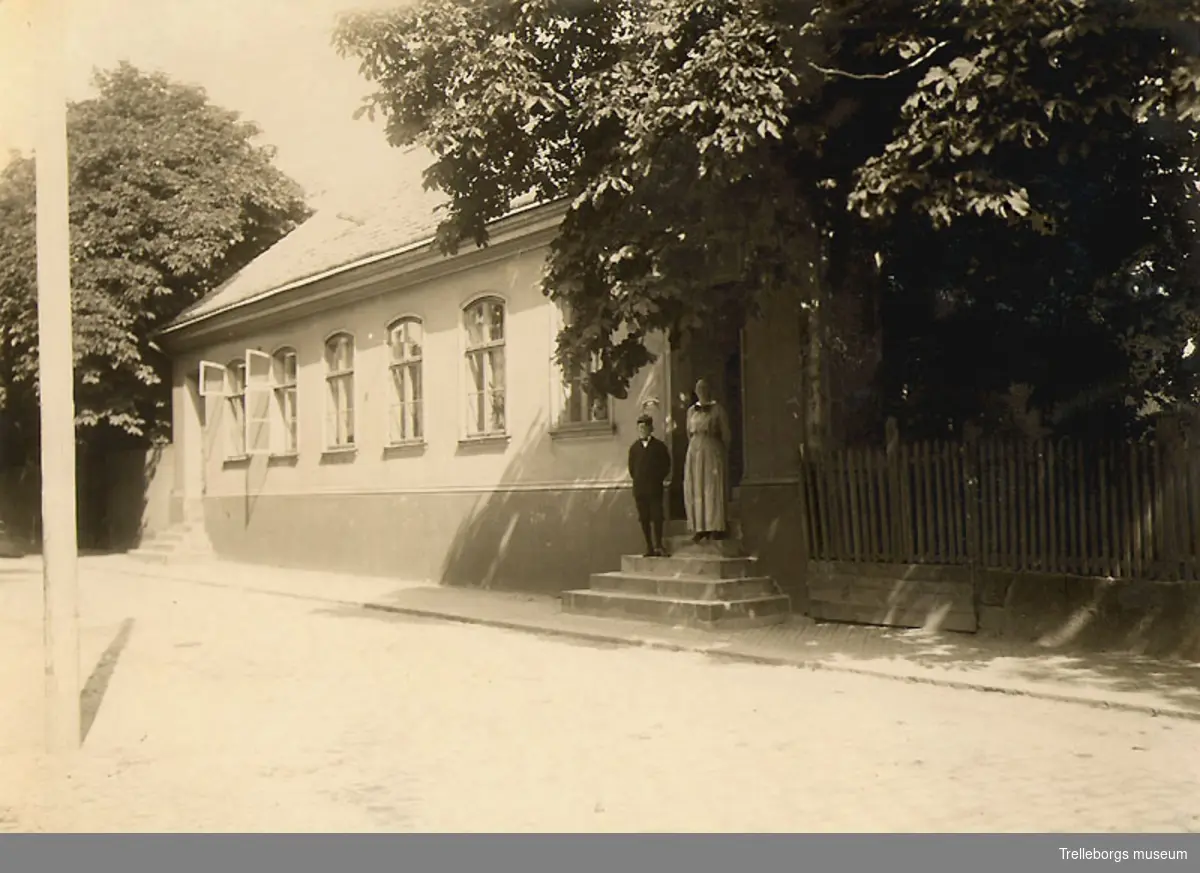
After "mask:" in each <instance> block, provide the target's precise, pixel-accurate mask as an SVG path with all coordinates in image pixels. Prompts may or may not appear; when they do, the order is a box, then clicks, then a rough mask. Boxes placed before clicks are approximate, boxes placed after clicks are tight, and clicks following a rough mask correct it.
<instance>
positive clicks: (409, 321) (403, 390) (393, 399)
mask: <svg viewBox="0 0 1200 873" xmlns="http://www.w3.org/2000/svg"><path fill="white" fill-rule="evenodd" d="M408 325H416V326H417V329H418V331H419V336H418V339H417V347H418V349H419V351H418V352H417V353H416V354H415V355H414V354H410V345H411V339H409V338H408V336H407V334H406V342H405V344H404V351H403V354H402V355H401V356H400V357H399V358H397V357H396V356H395V353H394V347H393V343H392V336H393V332H394V331H395V330H396V329H397V328H398V327H401V326H408ZM387 354H388V389H387V391H388V420H387V444H388V445H389V446H403V445H413V444H417V443H421V442H424V440H425V403H424V401H425V372H424V366H425V321H424V319H422V318H421V317H420V316H419V315H411V314H405V315H400V316H397V317H396V318H393V319H392V320H391V321H389V322H388V324H387ZM414 374H415V379H414ZM397 425H398V426H397Z"/></svg>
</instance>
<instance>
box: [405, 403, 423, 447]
mask: <svg viewBox="0 0 1200 873" xmlns="http://www.w3.org/2000/svg"><path fill="white" fill-rule="evenodd" d="M408 408H409V412H410V415H411V424H412V430H410V431H409V433H410V434H412V438H413V439H415V440H419V439H421V437H422V435H423V434H424V430H423V429H422V422H421V410H422V408H423V407H422V404H421V401H420V400H414V401H413V403H412V404H411V405H410V406H409V407H408Z"/></svg>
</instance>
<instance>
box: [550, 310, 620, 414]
mask: <svg viewBox="0 0 1200 873" xmlns="http://www.w3.org/2000/svg"><path fill="white" fill-rule="evenodd" d="M570 318H571V311H570V308H569V307H568V306H567V305H566V304H565V303H563V302H562V301H555V303H554V304H553V305H552V306H551V331H550V348H551V349H552V350H553V349H555V347H556V345H557V341H558V334H559V331H560V330H562V328H563V327H564V326H565V325H567V324H569V323H570ZM598 364H599V356H593V360H592V365H591V368H590V369H589V371H588V372H587V373H579V374H578V375H572V374H569V373H567V371H566V370H564V369H563V367H562V365H561V364H559V362H558V361H557V360H555V356H554V353H553V351H552V352H551V356H550V373H551V386H550V391H551V410H552V416H551V429H552V430H553V431H557V432H571V431H586V432H588V433H597V432H608V431H612V430H613V429H614V423H613V413H614V410H613V402H612V398H611V397H608V396H605V397H603V398H601V399H600V400H598V401H592V403H590V404H587V406H586V408H584V409H583V417H582V419H580V420H573V419H572V418H570V417H569V415H570V409H569V406H570V392H571V390H572V388H573V387H576V388H577V389H578V390H579V391H581V392H584V393H586V388H585V386H584V383H585V380H586V377H587V375H589V374H590V373H591V372H594V371H595V369H596V367H597V366H598ZM597 406H599V408H600V409H601V410H602V415H598V414H597V412H596V410H597ZM581 408H583V404H582V403H581Z"/></svg>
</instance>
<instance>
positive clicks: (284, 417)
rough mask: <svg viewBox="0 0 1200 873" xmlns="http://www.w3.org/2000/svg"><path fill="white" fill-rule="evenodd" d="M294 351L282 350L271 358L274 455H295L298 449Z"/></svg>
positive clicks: (290, 349) (296, 375) (296, 369)
mask: <svg viewBox="0 0 1200 873" xmlns="http://www.w3.org/2000/svg"><path fill="white" fill-rule="evenodd" d="M296 361H297V359H296V350H295V349H292V348H282V349H279V350H278V351H276V352H275V354H274V355H272V356H271V377H272V378H271V381H272V383H273V386H272V387H273V390H274V394H275V420H276V421H277V422H278V424H279V426H278V428H273V429H272V433H278V436H277V437H276V442H275V445H274V446H273V451H274V452H275V453H276V454H284V455H291V454H295V453H296V451H297V450H298V448H299V427H298V424H297V421H298V418H297V415H296V383H297V377H298V375H299V367H298V366H297V363H296Z"/></svg>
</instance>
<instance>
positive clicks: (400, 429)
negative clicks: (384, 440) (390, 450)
mask: <svg viewBox="0 0 1200 873" xmlns="http://www.w3.org/2000/svg"><path fill="white" fill-rule="evenodd" d="M402 439H404V407H403V406H402V405H400V404H395V405H393V406H392V408H391V415H389V416H388V440H389V441H390V442H393V443H396V442H399V441H400V440H402Z"/></svg>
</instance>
